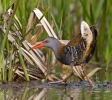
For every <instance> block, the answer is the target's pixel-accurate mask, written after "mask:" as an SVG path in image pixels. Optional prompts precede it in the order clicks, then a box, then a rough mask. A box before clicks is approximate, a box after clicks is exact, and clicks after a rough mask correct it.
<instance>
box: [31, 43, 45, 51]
mask: <svg viewBox="0 0 112 100" xmlns="http://www.w3.org/2000/svg"><path fill="white" fill-rule="evenodd" d="M43 46H44V43H40V44H37V45H36V46H34V47H32V48H31V49H32V50H33V49H37V48H41V47H43Z"/></svg>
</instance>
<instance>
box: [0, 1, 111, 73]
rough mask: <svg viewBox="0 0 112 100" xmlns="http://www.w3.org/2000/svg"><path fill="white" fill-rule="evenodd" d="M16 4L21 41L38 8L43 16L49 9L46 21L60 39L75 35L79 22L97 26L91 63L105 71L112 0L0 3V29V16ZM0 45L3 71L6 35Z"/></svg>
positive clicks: (0, 20) (1, 22)
mask: <svg viewBox="0 0 112 100" xmlns="http://www.w3.org/2000/svg"><path fill="white" fill-rule="evenodd" d="M17 2H18V4H17V5H16V6H17V10H16V11H15V13H16V15H17V17H18V18H19V20H20V22H21V23H22V29H21V30H22V37H23V40H24V39H25V28H26V25H27V23H28V18H29V15H30V13H31V11H32V10H33V9H34V8H35V7H38V8H39V9H40V10H41V11H42V12H43V13H44V12H45V11H46V9H48V8H49V10H48V11H47V12H46V13H45V17H46V18H47V19H48V21H49V23H50V24H53V26H54V30H55V32H56V34H57V35H58V37H59V39H71V38H72V37H73V36H75V35H76V34H78V33H79V31H80V23H81V21H82V20H85V21H86V22H87V23H88V24H89V25H96V26H97V29H98V38H97V40H98V44H97V47H96V51H95V55H94V60H95V61H96V62H99V63H100V64H102V63H105V64H106V67H105V69H106V70H107V69H108V67H109V64H110V63H111V62H112V7H111V4H112V0H0V16H1V18H0V24H1V25H3V19H2V13H3V12H5V11H7V10H8V9H9V8H10V7H11V6H12V4H13V3H17ZM44 33H45V31H44ZM46 37H47V34H43V35H42V36H41V39H42V38H46ZM4 38H6V40H5V39H4ZM0 43H1V45H0V47H1V49H0V50H1V53H0V67H1V68H2V67H3V66H4V65H3V59H2V58H3V55H2V53H3V49H4V48H7V49H8V50H9V51H10V45H9V44H8V42H7V35H1V36H0ZM9 55H10V54H9ZM0 72H1V71H0Z"/></svg>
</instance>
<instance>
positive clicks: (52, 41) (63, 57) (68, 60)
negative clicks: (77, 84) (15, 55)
mask: <svg viewBox="0 0 112 100" xmlns="http://www.w3.org/2000/svg"><path fill="white" fill-rule="evenodd" d="M96 38H97V29H96V27H95V26H91V27H89V25H88V24H87V23H86V22H85V21H82V22H81V26H80V33H79V34H78V35H77V36H75V37H74V38H73V39H71V40H70V41H69V42H68V43H67V44H66V45H65V44H62V43H61V42H60V41H59V40H58V39H56V38H54V37H48V38H47V39H45V40H44V41H42V42H41V43H40V44H37V45H35V46H33V47H32V48H31V49H32V50H34V49H37V48H41V47H47V48H50V49H51V50H52V51H53V52H54V55H55V57H56V59H57V60H58V61H59V62H61V63H62V64H65V65H69V66H71V70H72V68H73V66H78V65H80V66H81V67H82V68H83V67H84V66H85V65H86V63H88V62H89V61H90V60H91V58H92V56H93V54H94V51H95V46H96V43H97V39H96ZM72 74H73V72H72V73H71V74H70V75H69V76H71V75H72ZM69 76H68V77H69ZM68 77H67V78H66V79H64V80H62V81H65V80H67V79H68ZM62 81H58V82H62ZM88 81H89V82H90V80H89V78H88ZM54 83H55V82H54ZM90 84H91V85H92V86H93V84H92V82H90Z"/></svg>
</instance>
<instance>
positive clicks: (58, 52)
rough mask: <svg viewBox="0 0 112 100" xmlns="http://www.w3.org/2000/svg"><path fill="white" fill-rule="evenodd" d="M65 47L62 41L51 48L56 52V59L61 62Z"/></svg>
mask: <svg viewBox="0 0 112 100" xmlns="http://www.w3.org/2000/svg"><path fill="white" fill-rule="evenodd" d="M64 47H65V45H64V44H62V43H61V42H60V41H58V42H57V43H55V44H54V46H53V47H49V48H51V49H52V51H53V52H54V55H55V57H56V59H57V60H59V61H60V59H61V55H62V52H63V49H64Z"/></svg>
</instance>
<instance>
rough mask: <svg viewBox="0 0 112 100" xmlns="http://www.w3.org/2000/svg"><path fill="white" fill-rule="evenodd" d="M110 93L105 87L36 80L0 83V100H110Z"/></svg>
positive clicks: (111, 99) (111, 89) (111, 96)
mask: <svg viewBox="0 0 112 100" xmlns="http://www.w3.org/2000/svg"><path fill="white" fill-rule="evenodd" d="M72 84H73V83H72ZM111 94H112V88H110V89H109V88H107V87H105V88H104V87H102V88H94V89H91V88H89V87H86V88H81V87H67V86H64V85H63V86H61V85H59V86H58V85H57V86H48V85H45V84H44V85H41V83H38V82H33V83H24V84H19V85H18V84H11V85H8V84H5V85H0V100H112V95H111Z"/></svg>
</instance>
